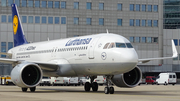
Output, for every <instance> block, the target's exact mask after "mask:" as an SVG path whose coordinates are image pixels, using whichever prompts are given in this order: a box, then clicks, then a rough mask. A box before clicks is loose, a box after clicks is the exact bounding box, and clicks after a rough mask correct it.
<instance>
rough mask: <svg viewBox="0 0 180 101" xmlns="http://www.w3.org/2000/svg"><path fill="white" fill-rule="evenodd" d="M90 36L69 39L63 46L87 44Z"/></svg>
mask: <svg viewBox="0 0 180 101" xmlns="http://www.w3.org/2000/svg"><path fill="white" fill-rule="evenodd" d="M91 40H92V38H86V39H75V40H71V39H70V40H69V41H68V42H67V43H66V45H65V46H74V45H85V44H89V43H90V41H91Z"/></svg>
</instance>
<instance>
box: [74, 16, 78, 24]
mask: <svg viewBox="0 0 180 101" xmlns="http://www.w3.org/2000/svg"><path fill="white" fill-rule="evenodd" d="M78 24H79V18H77V17H75V18H74V25H78Z"/></svg>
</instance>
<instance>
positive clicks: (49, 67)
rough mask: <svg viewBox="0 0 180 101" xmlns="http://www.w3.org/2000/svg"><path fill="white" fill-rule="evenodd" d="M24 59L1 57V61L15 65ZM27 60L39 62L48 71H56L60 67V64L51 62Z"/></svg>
mask: <svg viewBox="0 0 180 101" xmlns="http://www.w3.org/2000/svg"><path fill="white" fill-rule="evenodd" d="M23 61H24V60H16V59H7V58H0V62H1V63H8V64H12V65H14V66H15V65H17V64H20V63H21V62H23ZM26 62H31V63H35V64H38V65H39V66H40V67H41V69H42V70H46V71H55V70H57V69H58V66H59V64H57V63H51V62H41V61H26Z"/></svg>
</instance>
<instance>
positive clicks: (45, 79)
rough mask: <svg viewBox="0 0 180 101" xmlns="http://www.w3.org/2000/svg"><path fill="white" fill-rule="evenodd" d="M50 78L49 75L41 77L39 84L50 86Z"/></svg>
mask: <svg viewBox="0 0 180 101" xmlns="http://www.w3.org/2000/svg"><path fill="white" fill-rule="evenodd" d="M50 82H51V79H50V78H49V77H43V78H42V81H41V82H40V84H39V85H40V86H50V85H51V84H50Z"/></svg>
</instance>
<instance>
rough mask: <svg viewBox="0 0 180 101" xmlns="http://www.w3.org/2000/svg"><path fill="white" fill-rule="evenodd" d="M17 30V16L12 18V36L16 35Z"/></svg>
mask: <svg viewBox="0 0 180 101" xmlns="http://www.w3.org/2000/svg"><path fill="white" fill-rule="evenodd" d="M17 29H18V17H17V15H15V16H14V18H13V31H14V34H16V33H17Z"/></svg>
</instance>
